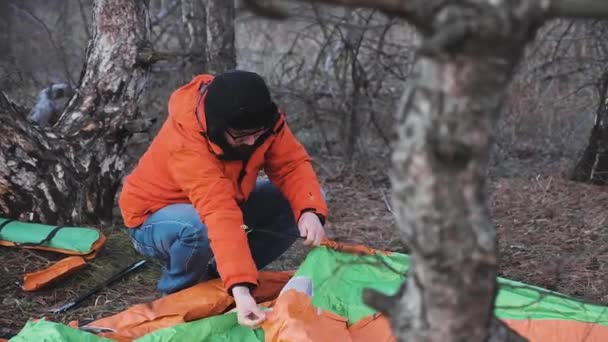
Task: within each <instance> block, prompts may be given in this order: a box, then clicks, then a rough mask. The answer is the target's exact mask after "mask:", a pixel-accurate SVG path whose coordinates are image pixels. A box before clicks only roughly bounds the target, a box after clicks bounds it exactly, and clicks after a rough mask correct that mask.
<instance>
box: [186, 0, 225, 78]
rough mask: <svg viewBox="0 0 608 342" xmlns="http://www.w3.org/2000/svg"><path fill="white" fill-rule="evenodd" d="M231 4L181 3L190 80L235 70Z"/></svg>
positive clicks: (219, 0)
mask: <svg viewBox="0 0 608 342" xmlns="http://www.w3.org/2000/svg"><path fill="white" fill-rule="evenodd" d="M234 19H235V6H234V1H233V0H182V22H183V25H184V27H185V29H186V32H187V35H188V37H189V38H188V46H187V47H186V49H187V51H189V52H190V54H191V56H193V58H191V59H190V61H191V64H192V67H191V68H190V69H189V71H191V73H192V76H193V75H196V74H201V73H209V74H219V73H222V72H224V71H226V70H231V69H234V68H236V48H235V31H234Z"/></svg>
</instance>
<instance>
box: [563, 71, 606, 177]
mask: <svg viewBox="0 0 608 342" xmlns="http://www.w3.org/2000/svg"><path fill="white" fill-rule="evenodd" d="M572 179H573V180H576V181H580V182H589V183H594V184H601V185H606V184H608V71H606V72H604V75H603V76H602V84H601V87H600V99H599V105H598V108H597V111H596V112H595V123H594V124H593V128H592V129H591V134H590V135H589V143H587V147H586V148H585V150H584V152H583V154H582V156H581V158H580V159H579V161H578V162H577V163H576V166H575V168H574V173H573V175H572Z"/></svg>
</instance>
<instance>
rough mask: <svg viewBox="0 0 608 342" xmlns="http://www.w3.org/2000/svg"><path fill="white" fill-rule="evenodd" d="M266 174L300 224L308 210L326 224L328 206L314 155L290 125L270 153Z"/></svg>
mask: <svg viewBox="0 0 608 342" xmlns="http://www.w3.org/2000/svg"><path fill="white" fill-rule="evenodd" d="M265 171H266V174H268V177H269V178H270V180H271V181H272V182H273V183H274V184H276V185H277V186H278V187H279V189H280V190H281V192H282V193H283V194H284V195H285V197H286V198H287V200H288V201H289V203H290V204H291V208H292V210H293V215H294V218H295V219H296V222H298V221H299V219H300V216H301V215H302V213H303V212H306V211H313V212H314V213H315V214H317V215H318V216H320V218H321V221H322V222H323V223H324V222H325V219H326V218H327V212H328V210H327V204H326V203H325V199H324V197H323V194H322V192H321V185H320V184H319V180H318V178H317V175H316V173H315V171H314V169H313V167H312V162H311V159H310V156H309V155H308V153H307V152H306V150H305V149H304V146H302V144H301V143H300V142H299V141H298V140H297V139H296V137H295V136H294V135H293V133H292V132H291V130H290V129H289V127H288V126H287V123H284V124H283V127H282V128H281V129H280V131H279V132H278V133H277V136H276V137H275V140H274V141H273V142H272V145H271V146H270V148H269V149H268V151H267V152H266V164H265Z"/></svg>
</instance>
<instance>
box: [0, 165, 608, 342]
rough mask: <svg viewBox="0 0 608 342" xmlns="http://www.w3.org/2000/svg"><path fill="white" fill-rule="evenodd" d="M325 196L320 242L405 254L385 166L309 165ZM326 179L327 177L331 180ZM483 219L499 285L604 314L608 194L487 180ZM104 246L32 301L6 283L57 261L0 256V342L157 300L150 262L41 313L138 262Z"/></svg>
mask: <svg viewBox="0 0 608 342" xmlns="http://www.w3.org/2000/svg"><path fill="white" fill-rule="evenodd" d="M316 166H317V168H318V170H319V173H320V176H321V178H322V180H323V184H324V186H325V187H326V191H327V193H328V195H329V196H330V199H329V206H330V211H331V217H330V222H329V223H328V227H327V230H328V235H329V236H330V237H331V238H334V239H336V240H339V241H348V242H354V243H363V244H367V245H368V246H370V247H373V248H378V249H384V250H391V251H399V252H405V251H407V249H406V248H405V247H404V246H403V245H402V243H401V242H400V240H399V237H398V234H396V233H395V228H394V227H395V221H394V219H393V217H392V214H391V213H390V211H389V210H388V206H387V199H388V198H387V197H388V192H389V182H388V178H387V177H386V173H385V171H384V170H385V169H386V165H381V164H378V163H372V162H366V163H365V166H357V167H354V166H349V167H344V165H343V164H341V163H340V162H339V161H335V160H325V161H322V162H319V163H318V164H317V165H316ZM329 175H332V176H331V177H330V176H329ZM490 189H491V190H490V194H491V195H490V197H489V203H490V210H491V214H492V219H493V221H494V223H495V225H496V228H497V232H498V238H499V251H500V274H499V275H500V276H501V277H505V278H509V279H513V280H518V281H522V282H526V283H529V284H533V285H537V286H541V287H544V288H548V289H551V290H555V291H559V292H562V293H565V294H568V295H572V296H575V297H577V298H581V299H584V300H586V301H589V302H594V303H599V304H602V305H608V281H607V280H608V276H607V274H608V247H607V246H608V211H607V210H606V203H608V202H607V201H608V189H607V188H605V187H599V186H593V185H587V184H581V183H575V182H571V181H568V180H566V179H565V178H564V177H563V176H562V175H560V174H543V175H536V176H535V175H528V176H524V175H520V176H518V177H509V178H507V177H504V176H503V177H501V178H493V179H491V180H490ZM103 230H104V233H105V234H106V235H107V236H108V242H107V244H106V246H105V248H104V249H103V250H102V252H101V253H100V254H99V256H98V257H97V258H96V259H94V260H93V261H92V262H90V263H89V265H88V266H87V267H86V268H85V269H83V270H81V271H79V272H78V273H77V274H75V275H73V276H70V277H68V278H66V279H64V280H62V281H60V282H58V283H57V284H56V285H53V286H51V287H48V288H46V289H43V290H40V291H38V292H34V293H28V292H24V291H22V290H21V289H20V288H19V287H18V286H17V285H15V281H16V280H18V279H19V278H20V277H21V275H22V274H23V273H24V272H31V271H34V270H37V269H41V268H43V267H45V266H48V265H49V264H50V263H51V262H53V261H55V260H59V259H61V258H62V257H63V256H61V255H56V254H53V253H48V252H39V251H28V250H23V249H13V248H4V247H0V286H2V288H0V293H2V295H1V296H0V298H1V299H0V312H2V315H1V317H0V336H3V335H5V336H6V335H8V334H10V333H14V332H16V331H19V330H20V329H21V327H23V325H24V324H25V323H26V322H27V320H28V319H35V318H41V317H46V318H47V319H49V320H54V321H59V322H64V323H67V322H69V321H71V320H75V319H78V320H81V321H86V320H93V319H97V318H100V317H104V316H108V315H111V314H113V313H116V312H118V311H121V310H124V309H125V308H127V307H129V306H131V305H133V304H136V303H142V302H148V301H151V300H154V299H156V298H158V297H159V296H160V294H159V293H158V291H156V289H155V285H156V279H157V278H158V276H159V274H160V266H161V265H160V264H159V263H158V262H154V261H152V262H150V263H148V265H147V266H145V267H144V269H143V270H139V271H136V272H134V273H133V274H130V275H128V276H127V277H126V278H125V279H123V280H120V281H118V282H117V283H115V284H113V285H111V286H109V287H108V288H105V289H103V290H101V291H100V292H98V293H97V294H96V295H94V296H92V297H91V298H89V299H88V300H86V301H85V302H84V303H83V304H82V305H81V306H79V307H77V308H75V309H73V310H70V311H68V312H67V313H64V314H60V315H53V314H51V313H49V312H48V311H47V310H48V309H50V308H52V307H54V306H56V305H58V304H61V303H64V302H65V301H67V300H70V299H73V298H75V297H76V296H78V294H80V293H82V292H83V291H86V290H87V289H90V288H92V287H94V286H95V284H97V283H98V282H100V281H102V280H104V279H106V278H107V277H109V276H110V275H111V274H113V273H114V272H116V270H117V269H119V268H121V267H124V266H125V265H127V264H130V263H131V262H133V261H135V260H137V259H138V258H139V256H138V255H137V254H136V253H135V252H134V250H133V248H132V247H131V243H130V241H129V239H128V236H127V235H126V234H125V232H124V231H123V230H122V228H121V227H118V226H116V227H104V228H103ZM307 251H308V249H307V248H305V247H303V246H302V245H301V243H300V242H299V241H297V242H296V243H295V244H294V246H293V247H292V248H291V249H290V250H289V251H288V252H287V253H286V254H285V255H284V256H283V257H281V258H280V259H279V260H277V261H275V262H274V263H273V264H271V266H270V268H273V269H294V268H296V267H297V266H298V265H299V263H300V262H301V261H302V260H303V258H304V257H305V256H306V253H307Z"/></svg>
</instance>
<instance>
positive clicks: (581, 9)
mask: <svg viewBox="0 0 608 342" xmlns="http://www.w3.org/2000/svg"><path fill="white" fill-rule="evenodd" d="M547 14H548V15H549V16H552V17H564V18H608V1H606V0H553V1H551V3H550V5H549V8H548V9H547Z"/></svg>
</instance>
